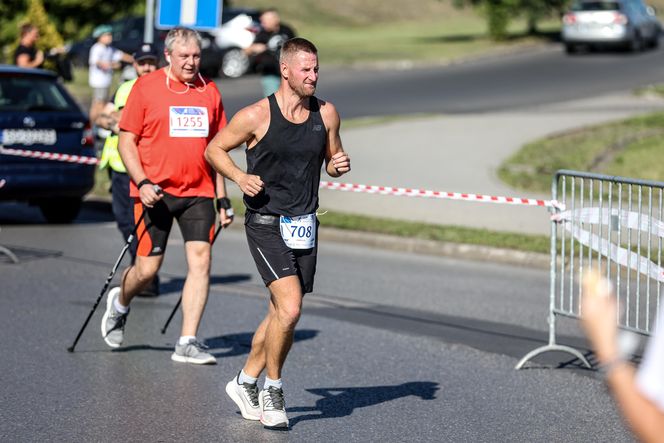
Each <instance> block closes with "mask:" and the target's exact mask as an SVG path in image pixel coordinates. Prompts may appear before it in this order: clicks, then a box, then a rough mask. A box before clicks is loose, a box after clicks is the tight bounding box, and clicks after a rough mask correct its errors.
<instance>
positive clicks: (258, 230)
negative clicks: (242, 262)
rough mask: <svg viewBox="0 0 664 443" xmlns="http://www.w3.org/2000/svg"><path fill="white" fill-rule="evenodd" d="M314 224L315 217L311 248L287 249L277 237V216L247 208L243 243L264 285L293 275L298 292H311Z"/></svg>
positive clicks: (312, 287)
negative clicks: (244, 241)
mask: <svg viewBox="0 0 664 443" xmlns="http://www.w3.org/2000/svg"><path fill="white" fill-rule="evenodd" d="M318 224H319V223H318V220H316V243H315V245H314V247H313V248H311V249H291V248H289V247H288V246H286V243H284V239H283V238H281V232H280V230H279V216H278V215H261V214H256V213H253V212H249V211H247V213H246V214H245V217H244V229H245V231H246V233H247V243H248V244H249V251H251V255H252V257H254V262H256V267H257V268H258V272H259V274H260V275H261V277H262V278H263V282H264V283H265V286H267V285H269V284H270V283H272V282H273V281H275V280H278V279H280V278H284V277H288V276H291V275H297V277H298V278H299V279H300V285H301V286H302V294H306V293H308V292H312V291H313V289H314V274H315V273H316V255H317V253H318Z"/></svg>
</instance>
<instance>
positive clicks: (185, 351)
mask: <svg viewBox="0 0 664 443" xmlns="http://www.w3.org/2000/svg"><path fill="white" fill-rule="evenodd" d="M207 348H208V347H207V346H205V345H204V344H203V343H201V342H199V341H196V340H194V339H193V338H192V339H191V340H189V342H188V343H187V344H184V345H181V344H179V343H177V344H176V345H175V352H173V354H172V355H171V360H173V361H177V362H180V363H193V364H195V365H213V364H215V363H217V359H216V358H214V355H212V354H210V353H209V352H207V351H206V349H207Z"/></svg>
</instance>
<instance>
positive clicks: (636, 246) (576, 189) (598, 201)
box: [516, 170, 664, 369]
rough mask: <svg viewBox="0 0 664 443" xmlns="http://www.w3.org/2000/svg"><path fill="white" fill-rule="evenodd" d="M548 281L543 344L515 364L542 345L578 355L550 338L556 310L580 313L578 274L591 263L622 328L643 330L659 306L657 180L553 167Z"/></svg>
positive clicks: (661, 190) (661, 229)
mask: <svg viewBox="0 0 664 443" xmlns="http://www.w3.org/2000/svg"><path fill="white" fill-rule="evenodd" d="M551 193H552V197H553V200H554V201H556V202H557V204H556V205H555V208H554V209H553V215H552V222H551V281H550V287H549V290H550V293H549V316H548V322H549V343H548V344H547V345H545V346H542V347H539V348H537V349H534V350H532V351H531V352H529V353H528V354H526V355H525V356H524V357H523V358H522V359H521V360H520V361H519V362H518V363H517V365H516V369H521V368H522V367H523V365H524V364H525V363H526V362H527V361H529V360H531V359H532V358H534V357H536V356H537V355H539V354H542V353H544V352H549V351H558V352H567V353H570V354H572V355H573V356H575V357H576V358H578V359H579V360H580V361H581V362H582V363H583V364H584V365H585V366H586V367H590V364H589V363H588V361H587V360H586V358H585V357H584V356H583V355H582V354H581V353H580V352H579V351H578V350H577V349H574V348H572V347H570V346H564V345H560V344H557V343H556V319H557V317H559V316H563V317H571V318H577V319H578V318H581V316H582V314H583V313H582V312H581V309H580V306H581V300H582V298H583V292H582V285H581V281H582V279H583V275H584V272H586V271H587V270H589V269H591V268H599V269H602V272H603V273H605V274H606V278H607V279H608V280H609V281H610V282H611V283H612V285H613V288H614V292H615V297H616V302H617V304H618V315H617V318H616V322H617V324H618V326H619V327H620V328H621V329H623V330H628V331H632V332H635V333H638V334H642V335H650V333H651V332H652V330H653V327H654V320H655V316H656V314H657V311H658V310H659V303H660V295H661V290H662V282H664V269H662V238H663V237H664V222H663V221H662V220H663V217H662V215H663V211H664V204H663V194H664V182H655V181H648V180H638V179H632V178H625V177H615V176H609V175H602V174H593V173H587V172H578V171H570V170H560V171H558V172H557V173H556V175H555V176H554V178H553V182H552V185H551Z"/></svg>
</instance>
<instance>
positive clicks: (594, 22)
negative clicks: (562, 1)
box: [561, 0, 661, 53]
mask: <svg viewBox="0 0 664 443" xmlns="http://www.w3.org/2000/svg"><path fill="white" fill-rule="evenodd" d="M562 21H563V23H562V32H561V37H562V41H563V44H564V45H565V50H566V51H567V53H574V52H576V51H577V50H578V49H579V47H582V46H585V47H620V48H625V49H628V50H630V51H640V50H642V49H644V48H646V47H651V48H654V47H656V46H657V45H658V44H659V34H660V31H661V23H660V22H659V20H658V19H657V16H656V15H655V10H654V8H653V7H652V6H648V5H646V4H645V3H643V1H642V0H604V1H602V0H585V1H584V0H576V1H575V2H574V3H572V6H571V7H570V9H569V11H567V13H565V15H564V16H563V20H562Z"/></svg>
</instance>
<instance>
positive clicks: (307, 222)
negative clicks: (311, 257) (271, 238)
mask: <svg viewBox="0 0 664 443" xmlns="http://www.w3.org/2000/svg"><path fill="white" fill-rule="evenodd" d="M279 228H280V229H281V238H283V239H284V243H286V246H288V247H289V248H291V249H311V248H313V247H314V246H315V245H316V214H307V215H300V216H298V217H284V216H282V217H280V219H279Z"/></svg>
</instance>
